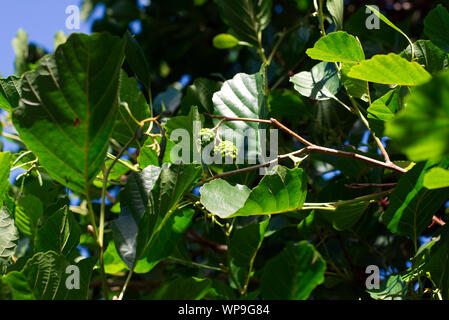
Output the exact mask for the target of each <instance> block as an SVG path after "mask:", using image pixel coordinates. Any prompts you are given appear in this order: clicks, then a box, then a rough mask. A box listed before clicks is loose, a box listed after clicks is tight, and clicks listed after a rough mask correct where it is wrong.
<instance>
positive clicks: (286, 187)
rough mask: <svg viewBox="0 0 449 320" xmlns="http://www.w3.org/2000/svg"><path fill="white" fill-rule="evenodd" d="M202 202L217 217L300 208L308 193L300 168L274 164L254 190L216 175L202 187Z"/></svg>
mask: <svg viewBox="0 0 449 320" xmlns="http://www.w3.org/2000/svg"><path fill="white" fill-rule="evenodd" d="M200 193H201V203H202V204H203V205H204V206H205V207H206V209H207V210H209V211H210V212H212V213H213V214H216V215H218V216H219V217H220V218H223V219H227V218H232V217H238V216H251V215H268V214H278V213H285V212H290V211H295V210H299V209H301V208H302V206H303V204H304V201H305V199H306V194H307V182H306V178H305V174H304V172H303V170H302V169H287V168H285V167H282V166H277V167H276V168H275V169H273V172H272V174H268V175H265V176H264V177H263V179H262V180H261V181H260V183H259V185H258V186H257V187H255V188H254V189H253V190H249V188H248V187H246V186H243V185H236V186H232V185H230V184H229V183H228V182H226V181H225V180H221V179H217V180H213V181H211V182H209V183H206V184H205V185H204V186H203V187H202V188H201V191H200Z"/></svg>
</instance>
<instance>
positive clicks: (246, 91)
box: [212, 73, 268, 159]
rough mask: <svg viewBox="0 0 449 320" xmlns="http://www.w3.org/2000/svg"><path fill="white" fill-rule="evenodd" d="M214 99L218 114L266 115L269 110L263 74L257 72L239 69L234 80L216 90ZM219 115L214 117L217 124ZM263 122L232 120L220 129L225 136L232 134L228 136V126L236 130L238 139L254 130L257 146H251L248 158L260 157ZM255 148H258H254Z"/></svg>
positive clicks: (228, 115)
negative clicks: (226, 133)
mask: <svg viewBox="0 0 449 320" xmlns="http://www.w3.org/2000/svg"><path fill="white" fill-rule="evenodd" d="M212 101H213V103H214V106H215V112H214V114H216V115H220V116H226V117H241V118H253V119H265V118H266V117H267V114H268V107H267V102H266V97H265V95H264V81H263V75H262V74H260V73H256V74H253V75H248V74H244V73H238V74H236V75H235V76H234V78H232V79H231V80H228V81H226V82H225V83H224V84H223V86H222V87H221V90H220V91H218V92H215V93H214V95H213V97H212ZM218 121H219V120H218V119H214V123H215V125H217V124H218ZM261 127H262V126H261V125H260V123H256V122H249V123H248V122H242V121H230V122H225V123H223V124H222V125H221V126H220V132H221V134H222V136H223V138H227V139H228V140H229V136H226V137H225V136H224V135H223V133H225V132H226V129H228V131H229V129H230V130H232V131H233V135H234V136H233V139H235V141H237V142H241V141H244V134H245V133H248V132H250V133H252V134H254V136H252V137H250V139H248V140H250V141H251V142H249V143H255V144H256V147H255V148H253V147H252V146H249V147H248V155H247V158H248V159H256V154H255V153H254V152H256V153H258V152H259V151H260V150H261V147H260V138H259V128H261ZM228 133H229V132H228ZM254 150H255V151H254Z"/></svg>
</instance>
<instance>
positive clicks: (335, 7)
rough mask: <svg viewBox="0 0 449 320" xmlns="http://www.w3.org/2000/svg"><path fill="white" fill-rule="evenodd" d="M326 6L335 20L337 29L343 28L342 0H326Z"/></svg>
mask: <svg viewBox="0 0 449 320" xmlns="http://www.w3.org/2000/svg"><path fill="white" fill-rule="evenodd" d="M326 7H327V10H328V11H329V13H330V14H331V16H332V19H333V20H334V22H335V25H336V27H337V30H341V29H342V28H343V15H344V10H345V8H344V0H327V1H326Z"/></svg>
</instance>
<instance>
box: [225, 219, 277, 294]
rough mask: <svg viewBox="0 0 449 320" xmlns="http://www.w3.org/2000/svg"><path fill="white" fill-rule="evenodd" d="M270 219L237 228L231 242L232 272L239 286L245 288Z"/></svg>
mask: <svg viewBox="0 0 449 320" xmlns="http://www.w3.org/2000/svg"><path fill="white" fill-rule="evenodd" d="M269 222H270V219H266V220H264V221H262V222H260V223H253V224H250V225H248V226H246V227H243V228H241V229H236V230H235V231H234V232H233V233H232V236H231V241H230V243H229V258H230V262H229V264H230V272H231V273H232V275H233V277H231V279H236V280H237V281H238V287H239V288H241V289H243V288H244V286H245V284H246V281H247V279H249V277H250V276H251V275H250V274H249V271H250V268H252V266H253V264H254V259H255V257H256V254H257V252H258V251H259V249H260V246H261V245H262V241H263V239H264V237H265V231H266V230H267V227H268V223H269Z"/></svg>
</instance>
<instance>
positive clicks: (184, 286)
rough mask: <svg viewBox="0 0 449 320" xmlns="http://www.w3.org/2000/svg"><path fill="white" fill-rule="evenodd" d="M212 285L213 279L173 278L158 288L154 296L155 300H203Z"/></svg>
mask: <svg viewBox="0 0 449 320" xmlns="http://www.w3.org/2000/svg"><path fill="white" fill-rule="evenodd" d="M211 286H212V280H211V279H200V278H195V277H192V278H180V279H175V280H172V281H170V282H168V283H164V285H163V286H162V287H161V288H160V289H158V290H157V291H156V292H155V293H154V294H153V296H152V299H154V300H201V299H203V298H204V296H205V295H207V294H208V292H209V291H210V289H211Z"/></svg>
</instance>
